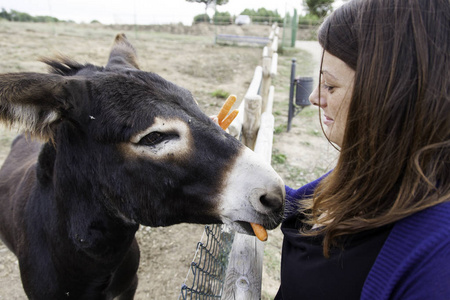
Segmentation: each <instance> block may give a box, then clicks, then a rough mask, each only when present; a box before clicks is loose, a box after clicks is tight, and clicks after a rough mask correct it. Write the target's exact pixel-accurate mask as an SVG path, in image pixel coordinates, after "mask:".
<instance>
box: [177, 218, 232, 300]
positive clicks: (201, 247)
mask: <svg viewBox="0 0 450 300" xmlns="http://www.w3.org/2000/svg"><path fill="white" fill-rule="evenodd" d="M205 239H206V241H204V240H205ZM233 239H234V231H232V230H230V229H229V228H227V227H226V226H225V225H207V226H205V231H204V233H203V236H202V238H201V241H200V242H199V243H198V244H197V250H196V251H195V256H194V259H193V260H192V262H191V266H190V268H189V271H188V275H187V276H186V280H185V281H184V283H183V285H182V286H181V294H180V297H179V299H183V300H186V299H196V300H213V299H214V300H215V299H220V298H221V297H222V291H223V286H224V282H225V274H226V270H227V265H228V258H229V254H230V251H231V246H232V244H233Z"/></svg>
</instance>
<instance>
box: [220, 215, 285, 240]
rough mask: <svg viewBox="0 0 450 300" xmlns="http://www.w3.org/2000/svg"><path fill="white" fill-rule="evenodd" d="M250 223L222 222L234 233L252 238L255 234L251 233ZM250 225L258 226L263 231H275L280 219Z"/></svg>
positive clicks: (237, 221) (239, 221)
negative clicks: (261, 227) (263, 229)
mask: <svg viewBox="0 0 450 300" xmlns="http://www.w3.org/2000/svg"><path fill="white" fill-rule="evenodd" d="M250 222H251V221H241V220H236V221H230V222H224V223H226V224H227V225H228V226H230V227H231V228H232V229H233V230H234V231H236V232H239V233H243V234H247V235H253V236H254V235H255V233H254V231H253V228H252V226H251V225H250ZM252 223H257V224H260V225H262V226H263V227H264V228H265V229H267V230H272V229H275V228H276V227H277V226H278V225H279V224H280V223H281V218H280V220H271V222H261V221H259V222H258V221H255V222H252Z"/></svg>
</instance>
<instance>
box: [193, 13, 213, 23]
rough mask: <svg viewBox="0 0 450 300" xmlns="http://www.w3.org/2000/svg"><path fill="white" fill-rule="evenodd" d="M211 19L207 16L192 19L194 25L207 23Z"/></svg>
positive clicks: (202, 15)
mask: <svg viewBox="0 0 450 300" xmlns="http://www.w3.org/2000/svg"><path fill="white" fill-rule="evenodd" d="M210 21H211V18H210V17H209V16H208V15H207V14H201V15H196V16H195V17H194V24H198V23H209V22H210Z"/></svg>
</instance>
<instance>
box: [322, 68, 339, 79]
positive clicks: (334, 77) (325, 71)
mask: <svg viewBox="0 0 450 300" xmlns="http://www.w3.org/2000/svg"><path fill="white" fill-rule="evenodd" d="M321 73H322V74H326V75H328V76H330V77H331V78H332V79H333V80H336V81H337V80H338V79H337V78H336V76H334V75H333V74H331V73H330V72H328V71H327V70H322V71H321Z"/></svg>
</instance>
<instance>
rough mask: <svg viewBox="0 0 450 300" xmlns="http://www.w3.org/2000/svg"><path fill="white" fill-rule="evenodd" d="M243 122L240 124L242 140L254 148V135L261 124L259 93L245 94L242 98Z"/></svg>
mask: <svg viewBox="0 0 450 300" xmlns="http://www.w3.org/2000/svg"><path fill="white" fill-rule="evenodd" d="M244 101H245V110H244V124H242V142H243V143H244V145H246V146H247V147H249V148H250V149H252V150H253V149H254V148H255V143H256V135H257V133H258V129H259V126H260V124H261V104H262V98H261V96H260V95H247V96H245V98H244Z"/></svg>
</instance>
